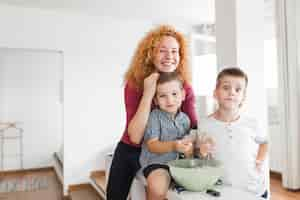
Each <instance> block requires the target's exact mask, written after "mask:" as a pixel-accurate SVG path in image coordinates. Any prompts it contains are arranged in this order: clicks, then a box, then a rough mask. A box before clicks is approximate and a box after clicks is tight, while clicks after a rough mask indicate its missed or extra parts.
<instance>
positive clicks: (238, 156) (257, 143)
mask: <svg viewBox="0 0 300 200" xmlns="http://www.w3.org/2000/svg"><path fill="white" fill-rule="evenodd" d="M247 84H248V78H247V75H246V74H245V73H244V72H243V71H242V70H240V69H239V68H226V69H224V70H223V71H221V72H220V73H219V74H218V77H217V83H216V88H215V91H214V98H215V99H216V100H217V103H218V109H217V110H216V112H214V113H213V114H211V115H210V116H208V117H206V118H205V119H202V120H200V121H201V123H200V125H199V127H198V128H199V133H200V134H201V135H202V137H203V136H204V135H206V136H208V137H207V138H213V140H214V142H213V146H215V150H214V153H213V154H214V157H215V158H216V159H218V160H221V161H222V162H223V163H224V168H225V175H224V177H223V181H224V183H225V184H230V185H232V186H233V187H238V188H242V189H246V190H249V191H251V192H254V193H255V194H256V195H257V196H261V197H263V198H267V196H268V192H267V189H268V186H267V179H266V177H267V174H266V173H267V169H266V163H265V158H266V155H267V150H268V141H267V136H266V133H264V132H262V131H261V129H260V127H259V126H258V123H257V121H256V120H254V119H250V118H247V117H245V116H243V115H241V113H240V110H241V106H242V103H243V101H244V100H245V97H246V89H247ZM204 137H205V136H204ZM200 141H201V136H200ZM201 142H205V141H203V140H202V141H201ZM208 150H209V149H208V148H207V146H206V145H201V148H200V155H201V156H207V155H208V152H209V151H208Z"/></svg>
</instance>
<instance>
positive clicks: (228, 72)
mask: <svg viewBox="0 0 300 200" xmlns="http://www.w3.org/2000/svg"><path fill="white" fill-rule="evenodd" d="M224 76H233V77H241V78H244V79H245V82H246V88H247V85H248V76H247V74H246V73H245V72H244V71H243V70H241V69H240V68H238V67H229V68H225V69H223V70H222V71H220V72H219V74H218V76H217V84H216V88H217V87H218V86H219V83H220V80H221V79H222V78H223V77H224Z"/></svg>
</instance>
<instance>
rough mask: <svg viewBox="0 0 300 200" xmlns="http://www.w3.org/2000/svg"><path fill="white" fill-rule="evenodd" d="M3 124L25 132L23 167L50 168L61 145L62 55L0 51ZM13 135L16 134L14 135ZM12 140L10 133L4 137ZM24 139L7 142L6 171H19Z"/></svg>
mask: <svg viewBox="0 0 300 200" xmlns="http://www.w3.org/2000/svg"><path fill="white" fill-rule="evenodd" d="M0 61H1V65H0V79H1V84H0V91H1V92H0V93H1V99H0V107H1V109H0V112H1V121H8V122H17V124H16V125H17V127H19V128H22V129H23V130H24V132H23V139H22V141H23V145H22V146H23V162H24V163H23V167H24V168H25V169H27V168H39V167H45V166H51V161H52V157H53V153H54V152H55V151H58V150H59V146H60V144H61V143H62V137H63V135H62V104H61V103H60V98H59V94H60V88H59V83H60V80H61V72H62V64H63V63H62V55H61V54H60V53H59V52H54V51H34V50H25V49H8V48H0ZM11 133H12V134H15V133H13V132H11ZM5 134H6V135H7V136H9V133H5ZM20 140H21V139H20V138H19V139H15V140H12V139H7V140H5V141H4V144H5V145H4V169H5V170H12V169H19V168H20V167H21V165H20V156H9V155H16V154H20V148H21V145H20V143H19V141H20Z"/></svg>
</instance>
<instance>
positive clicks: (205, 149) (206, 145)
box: [197, 135, 216, 157]
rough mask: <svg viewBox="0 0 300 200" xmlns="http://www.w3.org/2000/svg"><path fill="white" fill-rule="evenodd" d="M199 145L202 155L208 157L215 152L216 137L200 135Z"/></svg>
mask: <svg viewBox="0 0 300 200" xmlns="http://www.w3.org/2000/svg"><path fill="white" fill-rule="evenodd" d="M197 147H198V148H199V150H200V152H199V153H200V155H199V156H200V157H206V156H208V155H211V154H212V153H214V152H215V147H216V143H215V141H214V139H213V138H212V137H210V136H207V135H201V136H199V138H198V140H197Z"/></svg>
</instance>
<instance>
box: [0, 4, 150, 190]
mask: <svg viewBox="0 0 300 200" xmlns="http://www.w3.org/2000/svg"><path fill="white" fill-rule="evenodd" d="M0 24H1V32H0V47H9V48H31V49H50V50H59V51H62V52H63V55H64V58H63V59H64V148H65V155H64V179H65V187H67V186H68V184H77V183H81V182H87V181H88V177H89V173H90V171H91V170H99V169H103V168H104V161H103V155H104V154H105V153H106V152H108V151H110V150H111V148H112V146H113V145H115V144H116V142H117V141H119V139H120V137H121V134H122V132H123V129H124V126H125V110H124V105H123V85H122V78H123V77H122V76H123V73H124V72H125V70H126V68H127V66H128V63H129V61H130V58H131V56H132V54H133V51H134V49H135V47H136V44H137V42H138V40H139V39H140V38H141V37H142V36H143V35H144V32H145V31H148V30H149V28H151V27H152V23H151V22H150V21H147V20H138V19H136V20H135V19H134V20H128V19H116V18H111V17H95V16H94V17H89V16H85V15H79V14H70V13H69V14H67V13H65V14H63V13H59V12H54V11H45V10H39V9H31V8H27V9H24V8H17V7H9V6H3V5H2V6H0Z"/></svg>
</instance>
